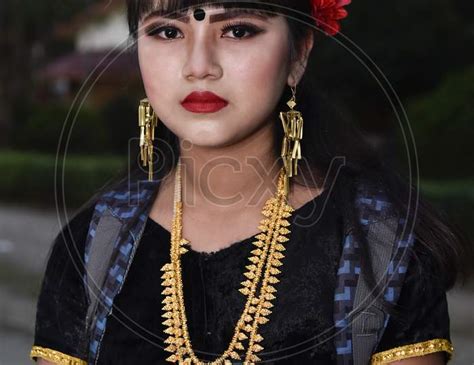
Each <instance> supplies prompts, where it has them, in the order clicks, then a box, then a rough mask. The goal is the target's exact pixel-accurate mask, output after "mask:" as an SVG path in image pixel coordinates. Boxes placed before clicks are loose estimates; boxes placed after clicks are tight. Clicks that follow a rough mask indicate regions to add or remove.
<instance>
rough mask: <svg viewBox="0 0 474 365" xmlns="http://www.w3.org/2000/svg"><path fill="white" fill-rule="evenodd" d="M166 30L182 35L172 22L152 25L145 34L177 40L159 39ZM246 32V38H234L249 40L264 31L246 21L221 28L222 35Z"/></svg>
mask: <svg viewBox="0 0 474 365" xmlns="http://www.w3.org/2000/svg"><path fill="white" fill-rule="evenodd" d="M165 30H170V31H173V34H174V33H176V32H178V33H181V31H180V30H179V28H178V27H176V26H175V25H174V24H173V23H171V22H156V23H153V24H150V25H148V26H146V27H145V34H146V35H147V36H150V37H156V38H160V39H163V40H173V39H175V38H165V37H158V34H160V33H161V32H162V31H165ZM232 30H234V31H244V32H245V33H246V34H247V36H244V37H234V38H235V39H247V38H252V37H253V36H255V35H257V34H259V33H261V32H263V31H264V30H263V29H262V28H260V27H258V26H256V25H255V24H252V23H250V22H245V21H233V22H229V23H227V24H225V25H224V26H223V27H222V28H221V32H222V33H224V34H225V33H227V32H229V31H232Z"/></svg>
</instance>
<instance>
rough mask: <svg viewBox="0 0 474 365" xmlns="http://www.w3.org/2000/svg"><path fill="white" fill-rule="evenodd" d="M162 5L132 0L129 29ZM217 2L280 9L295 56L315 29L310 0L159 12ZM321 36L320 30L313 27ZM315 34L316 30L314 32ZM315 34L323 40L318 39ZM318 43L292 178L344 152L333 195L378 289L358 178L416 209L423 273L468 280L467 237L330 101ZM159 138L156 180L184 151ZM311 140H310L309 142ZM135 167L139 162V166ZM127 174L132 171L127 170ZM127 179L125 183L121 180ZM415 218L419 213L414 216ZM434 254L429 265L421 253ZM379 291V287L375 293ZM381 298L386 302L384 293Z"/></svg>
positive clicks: (244, 4) (304, 180) (160, 130)
mask: <svg viewBox="0 0 474 365" xmlns="http://www.w3.org/2000/svg"><path fill="white" fill-rule="evenodd" d="M157 3H159V1H153V0H127V7H128V22H129V28H130V34H131V36H132V37H136V36H137V30H138V27H139V22H140V19H141V18H142V16H143V15H144V14H146V13H148V12H150V11H151V10H153V9H154V7H155V6H156V5H157ZM212 4H217V5H219V6H224V7H225V8H230V7H238V8H250V9H253V11H263V12H266V14H268V15H269V16H274V15H275V14H283V15H286V16H287V17H286V19H287V21H288V24H289V32H290V49H289V52H290V54H291V58H290V59H293V57H294V56H295V55H296V54H297V53H298V51H299V47H300V46H301V44H302V41H303V39H304V37H305V35H306V34H307V32H309V31H314V30H313V28H311V27H309V26H308V23H309V22H310V21H311V17H310V15H309V14H310V13H311V9H310V1H308V0H268V1H265V2H264V1H258V0H257V1H255V0H254V1H251V2H249V1H239V2H236V1H225V0H224V1H223V0H220V1H203V0H163V1H162V4H161V6H162V8H161V9H162V10H165V11H167V12H170V13H171V12H175V11H178V10H180V9H184V8H187V7H191V6H203V5H212ZM315 33H318V32H315ZM316 36H318V35H316ZM316 39H318V38H316ZM315 48H316V47H314V48H313V51H312V52H311V54H310V57H309V60H308V65H307V69H306V73H305V75H304V76H303V78H302V80H301V82H300V84H299V85H298V87H297V101H298V110H300V111H301V112H302V114H303V116H304V120H305V122H304V138H303V141H302V142H303V143H302V156H303V160H304V162H305V163H302V164H300V168H301V171H299V172H298V175H297V176H295V177H294V178H292V181H294V182H295V183H298V184H303V185H311V183H312V182H314V181H315V180H314V178H316V185H317V186H319V187H321V186H322V185H323V179H324V177H325V176H326V175H327V173H328V171H329V168H330V165H331V161H333V159H334V157H336V156H344V157H345V164H344V166H343V167H342V168H341V170H340V171H339V174H338V176H337V178H338V179H339V180H338V183H337V184H336V186H337V189H336V190H335V191H334V194H335V196H336V199H337V204H338V209H339V210H340V212H341V215H343V216H344V219H346V220H347V221H349V222H352V225H354V226H355V227H357V229H356V231H355V234H356V235H357V236H358V237H357V238H358V240H359V242H360V243H361V247H360V249H361V260H362V262H361V268H362V270H361V271H362V275H363V277H364V279H365V280H366V281H367V283H368V284H369V287H371V288H376V285H375V279H374V275H373V271H372V267H371V265H370V261H369V260H367V258H368V255H369V254H368V243H367V240H366V238H365V235H364V234H363V231H362V229H361V226H360V223H359V219H358V213H357V210H356V206H355V204H354V201H355V197H356V192H357V186H358V185H357V184H358V183H360V182H361V181H371V182H373V183H374V184H376V185H378V186H381V187H383V190H384V191H385V193H386V194H387V196H388V198H389V199H390V201H391V202H392V203H393V205H394V207H395V209H396V210H397V211H399V212H401V213H400V214H401V215H402V216H403V215H404V214H405V213H406V212H407V211H408V210H409V207H415V206H416V207H417V211H416V224H415V226H414V234H415V237H416V242H415V247H414V250H413V254H414V255H413V257H414V260H415V262H413V263H412V264H417V268H419V272H420V274H424V272H425V269H427V270H428V269H430V273H431V275H432V274H433V273H436V274H438V275H439V276H438V278H437V280H440V283H441V284H442V285H443V287H444V288H445V289H446V290H449V289H451V288H452V287H453V286H454V285H455V283H456V282H457V281H458V280H459V279H463V281H464V282H465V281H466V280H467V278H468V277H469V275H470V274H471V271H470V267H469V263H468V262H467V261H468V260H470V258H472V256H473V254H472V248H471V246H470V243H469V242H468V239H467V237H466V235H464V234H463V233H462V232H461V231H460V230H459V228H458V227H457V226H455V225H453V224H452V223H450V222H449V221H448V219H447V217H445V216H443V214H442V213H441V212H439V211H438V210H436V209H435V208H434V207H433V206H432V205H431V204H429V203H428V202H427V201H426V200H424V199H420V200H417V199H418V194H417V193H416V191H417V189H416V186H414V185H413V184H411V183H409V182H408V179H407V177H405V176H404V175H403V174H401V173H400V172H397V171H396V170H395V168H394V166H391V165H390V164H389V163H388V162H386V161H385V160H384V159H383V158H382V157H381V155H380V153H379V152H377V151H376V150H375V149H374V148H373V147H372V146H371V145H370V144H369V143H368V142H367V140H366V138H365V136H364V134H363V133H362V131H361V130H360V129H359V128H358V127H357V126H356V125H355V124H354V123H351V122H348V120H347V119H346V118H345V117H344V116H343V115H341V113H340V112H338V111H337V109H336V108H334V107H333V106H332V103H331V102H330V100H328V98H327V97H325V96H324V94H323V93H322V92H321V91H319V90H318V89H317V87H316V85H314V84H313V81H312V80H313V79H314V78H313V77H312V69H313V68H314V67H315V66H314V64H315V62H314V60H315V59H316V57H317V56H316V52H314V51H315ZM290 97H291V93H290V90H289V89H287V90H285V91H284V92H283V94H282V96H281V99H280V101H279V103H278V105H277V108H276V110H287V109H288V108H287V107H286V102H287V101H288V100H289V98H290ZM156 135H157V136H159V139H158V141H157V144H156V151H157V154H158V157H157V158H155V160H156V161H158V162H157V163H158V164H159V166H158V165H157V166H156V167H155V171H156V175H155V178H156V179H158V180H160V179H161V178H163V177H164V176H166V175H168V174H169V173H170V171H172V169H173V168H174V166H175V165H176V163H177V158H178V156H179V145H178V138H177V137H176V136H175V135H174V134H173V133H172V132H171V131H170V130H169V129H168V128H167V127H166V126H165V125H164V124H163V123H159V124H158V127H157V131H156ZM282 138H283V131H282V129H281V128H276V132H275V141H274V142H275V143H274V146H275V150H274V153H275V157H276V158H279V154H280V150H279V148H280V146H281V140H282ZM305 141H311V143H305ZM135 164H136V163H135ZM127 173H128V174H130V172H129V171H127ZM145 176H146V173H145V172H144V171H142V169H141V168H139V167H137V168H136V169H135V170H133V171H132V172H131V176H130V175H129V176H127V178H126V179H127V181H128V179H129V178H131V179H146V177H145ZM124 181H125V179H124V180H120V181H119V182H117V183H116V184H121V183H123V182H124ZM99 194H100V192H99V193H98V194H96V196H95V197H94V198H92V199H91V200H90V201H89V202H88V204H86V206H90V205H91V204H93V203H94V202H95V200H96V199H97V196H98V195H99ZM411 218H412V219H414V216H412V217H411ZM426 255H428V256H429V257H430V260H429V264H428V263H427V261H426V260H425V259H421V258H422V257H426ZM377 293H378V291H377V289H375V290H374V295H376V294H377ZM381 297H382V298H379V300H382V301H383V300H384V299H383V296H381ZM382 305H383V306H384V307H385V308H386V310H387V311H388V312H389V313H392V314H395V315H396V314H397V313H398V311H397V310H396V307H394V306H392V305H390V304H389V303H382Z"/></svg>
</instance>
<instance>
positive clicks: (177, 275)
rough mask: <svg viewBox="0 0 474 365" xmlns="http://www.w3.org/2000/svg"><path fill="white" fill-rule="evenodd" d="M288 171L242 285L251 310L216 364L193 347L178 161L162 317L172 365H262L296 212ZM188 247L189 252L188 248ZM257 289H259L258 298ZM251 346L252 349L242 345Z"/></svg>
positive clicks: (272, 201)
mask: <svg viewBox="0 0 474 365" xmlns="http://www.w3.org/2000/svg"><path fill="white" fill-rule="evenodd" d="M285 178H286V172H285V169H284V168H282V169H281V170H280V174H279V178H278V189H277V192H276V194H275V196H273V197H272V198H270V199H268V200H267V202H266V203H265V205H264V207H263V210H262V214H263V216H265V218H264V219H262V220H261V221H260V225H259V226H258V228H259V229H260V231H261V233H259V234H257V235H256V236H255V238H256V240H255V241H254V242H253V243H252V244H253V245H255V246H256V248H255V249H254V250H252V252H251V254H252V256H250V257H249V261H250V265H247V266H246V269H247V270H248V271H247V272H245V273H244V275H245V279H244V281H243V282H242V283H241V285H242V288H240V289H239V291H240V292H241V293H242V294H243V295H244V296H246V297H247V301H246V304H245V308H244V310H243V312H242V315H241V317H240V319H239V321H238V322H237V325H236V326H235V331H234V336H233V337H232V340H231V342H230V344H229V347H228V348H227V350H226V351H225V352H224V353H223V354H222V355H221V356H220V357H219V358H217V359H216V360H214V361H212V362H203V361H201V360H199V359H198V358H197V357H196V355H195V353H194V351H193V349H192V346H191V340H190V338H189V333H188V326H187V321H186V311H185V307H184V298H183V283H182V270H181V255H184V254H185V253H186V252H187V251H188V248H190V246H189V241H187V240H186V239H184V238H183V236H182V228H183V225H182V224H183V223H182V215H183V203H182V200H181V163H180V162H178V165H177V167H176V173H175V191H174V193H175V195H174V217H173V224H172V232H171V250H170V258H171V262H170V263H167V264H165V265H164V266H163V267H162V268H161V271H164V274H163V276H162V277H161V278H162V279H163V282H162V286H163V288H164V290H163V291H162V294H163V295H165V299H164V300H163V302H162V303H163V304H164V306H163V311H164V314H163V315H162V316H163V317H164V318H165V321H164V322H163V324H164V325H165V326H166V327H167V328H166V330H165V333H166V334H167V335H168V336H169V337H168V338H167V339H166V340H165V343H166V344H167V345H168V346H167V347H166V348H165V350H166V351H169V352H171V353H173V354H172V355H171V356H169V357H168V358H167V359H166V360H167V361H169V362H178V363H179V364H216V365H220V364H232V361H231V360H230V359H229V358H231V359H234V360H242V356H243V357H244V358H245V360H244V364H252V363H254V362H256V361H260V358H259V357H258V356H257V355H256V353H258V352H260V351H262V350H263V347H262V346H261V345H260V343H261V342H262V341H263V337H262V336H261V335H260V334H259V333H258V328H259V326H260V325H263V324H265V323H267V322H268V321H269V319H268V318H267V317H268V316H269V315H270V314H271V313H272V311H271V310H270V308H272V307H273V304H272V303H271V302H272V300H274V299H275V294H276V292H277V289H276V288H275V286H274V285H275V284H277V283H278V282H279V280H278V279H277V278H276V276H277V275H278V274H280V272H281V271H280V269H278V268H279V267H281V266H282V265H283V263H282V259H283V258H284V257H285V256H284V255H283V251H285V247H284V246H283V243H284V242H287V241H288V240H289V239H288V238H287V237H285V235H287V234H288V233H290V230H289V229H288V228H287V227H289V225H290V223H289V222H288V220H287V219H288V218H289V217H291V213H292V212H293V211H294V209H293V208H292V207H291V206H290V205H289V204H288V203H287V191H286V189H285ZM186 247H188V248H186ZM257 289H259V292H258V295H257ZM243 341H246V342H247V341H248V344H247V346H246V347H244V345H243V344H242V342H243Z"/></svg>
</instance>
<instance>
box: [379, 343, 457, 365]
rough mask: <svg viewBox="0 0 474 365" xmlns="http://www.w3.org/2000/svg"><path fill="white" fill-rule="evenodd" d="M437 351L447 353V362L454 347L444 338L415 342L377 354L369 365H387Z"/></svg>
mask: <svg viewBox="0 0 474 365" xmlns="http://www.w3.org/2000/svg"><path fill="white" fill-rule="evenodd" d="M438 351H445V352H447V353H448V361H449V360H451V357H452V355H453V353H454V347H453V345H452V344H451V342H449V341H448V340H446V339H444V338H435V339H433V340H428V341H424V342H417V343H414V344H410V345H405V346H400V347H395V348H393V349H390V350H387V351H382V352H377V353H375V354H373V355H372V360H371V365H382V364H388V363H390V362H392V361H399V360H403V359H407V358H409V357H415V356H423V355H428V354H431V353H433V352H438Z"/></svg>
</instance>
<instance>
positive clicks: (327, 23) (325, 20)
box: [311, 0, 351, 35]
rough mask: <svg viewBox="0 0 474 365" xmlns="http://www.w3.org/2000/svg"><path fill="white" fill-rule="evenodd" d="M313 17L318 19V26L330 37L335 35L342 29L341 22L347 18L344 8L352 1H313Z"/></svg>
mask: <svg viewBox="0 0 474 365" xmlns="http://www.w3.org/2000/svg"><path fill="white" fill-rule="evenodd" d="M311 3H312V15H313V17H314V18H316V26H318V27H319V28H320V29H322V30H323V31H324V32H325V33H327V34H329V35H335V34H336V33H338V32H339V30H340V29H341V26H340V25H339V20H341V19H343V18H345V17H346V16H347V11H346V9H344V6H346V5H348V4H350V3H351V0H311Z"/></svg>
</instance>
